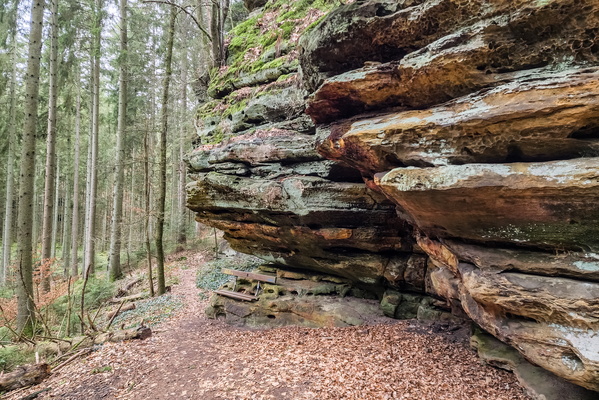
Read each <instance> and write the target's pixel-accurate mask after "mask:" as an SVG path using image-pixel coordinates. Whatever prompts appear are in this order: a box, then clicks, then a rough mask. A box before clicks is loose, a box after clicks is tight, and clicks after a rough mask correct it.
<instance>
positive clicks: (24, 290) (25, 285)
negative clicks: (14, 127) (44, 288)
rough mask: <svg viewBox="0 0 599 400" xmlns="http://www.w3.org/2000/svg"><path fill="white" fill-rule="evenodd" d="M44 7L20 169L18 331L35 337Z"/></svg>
mask: <svg viewBox="0 0 599 400" xmlns="http://www.w3.org/2000/svg"><path fill="white" fill-rule="evenodd" d="M43 22H44V3H43V1H41V0H40V1H38V0H34V1H33V3H32V6H31V24H30V31H29V57H28V58H27V75H26V78H25V107H24V109H25V121H24V123H23V137H22V141H21V161H20V168H19V211H18V219H17V226H18V232H19V233H18V260H17V265H18V274H17V279H16V281H17V282H16V283H17V285H16V288H17V331H18V332H19V333H21V334H24V335H32V334H33V329H34V325H35V304H34V300H33V246H32V237H31V236H32V230H33V226H32V219H31V215H32V213H33V186H34V181H35V133H36V122H37V107H38V94H39V78H40V59H41V52H42V25H43Z"/></svg>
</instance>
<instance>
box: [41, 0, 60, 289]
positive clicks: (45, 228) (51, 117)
mask: <svg viewBox="0 0 599 400" xmlns="http://www.w3.org/2000/svg"><path fill="white" fill-rule="evenodd" d="M51 11H52V16H51V20H50V23H51V31H50V37H51V39H50V93H49V95H48V131H47V132H48V134H47V137H46V173H45V177H46V178H45V183H44V213H43V218H42V259H41V274H42V291H44V292H47V291H49V290H50V273H51V272H50V264H51V258H52V255H51V253H52V241H53V239H54V238H53V237H52V227H53V224H52V222H53V216H54V202H55V198H54V194H55V193H54V186H55V180H56V175H55V174H56V97H57V96H56V91H57V87H58V86H57V82H56V79H57V69H58V16H57V14H58V0H52V10H51Z"/></svg>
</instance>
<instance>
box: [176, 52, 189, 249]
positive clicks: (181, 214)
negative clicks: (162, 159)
mask: <svg viewBox="0 0 599 400" xmlns="http://www.w3.org/2000/svg"><path fill="white" fill-rule="evenodd" d="M182 58H183V60H182V64H181V109H182V114H183V118H181V132H180V135H179V163H178V164H179V179H178V183H179V188H178V190H177V192H178V193H177V199H178V204H177V217H178V218H177V224H176V226H177V243H180V244H183V243H185V242H187V218H186V215H185V214H186V208H185V201H186V194H185V177H186V171H187V167H186V165H185V161H183V156H184V146H183V143H184V142H185V133H186V131H187V129H186V128H187V126H188V125H187V124H186V123H185V122H186V121H187V117H188V116H187V47H185V48H184V49H183V55H182Z"/></svg>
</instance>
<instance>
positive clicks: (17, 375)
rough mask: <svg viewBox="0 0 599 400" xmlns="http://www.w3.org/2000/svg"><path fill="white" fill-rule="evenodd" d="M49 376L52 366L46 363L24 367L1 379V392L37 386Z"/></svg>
mask: <svg viewBox="0 0 599 400" xmlns="http://www.w3.org/2000/svg"><path fill="white" fill-rule="evenodd" d="M48 376H50V366H49V365H48V364H46V363H40V364H31V365H23V366H20V367H17V368H16V369H15V370H14V371H13V372H11V373H8V374H5V375H2V376H1V377H0V392H1V391H11V390H15V389H19V388H22V387H26V386H31V385H37V384H38V383H41V382H42V381H43V380H44V379H46V378H47V377H48Z"/></svg>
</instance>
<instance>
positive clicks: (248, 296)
mask: <svg viewBox="0 0 599 400" xmlns="http://www.w3.org/2000/svg"><path fill="white" fill-rule="evenodd" d="M214 293H216V294H220V295H221V296H226V297H231V298H233V299H238V300H245V301H253V300H257V299H258V298H257V297H256V296H252V295H251V294H245V293H239V292H232V291H230V290H215V291H214Z"/></svg>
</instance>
